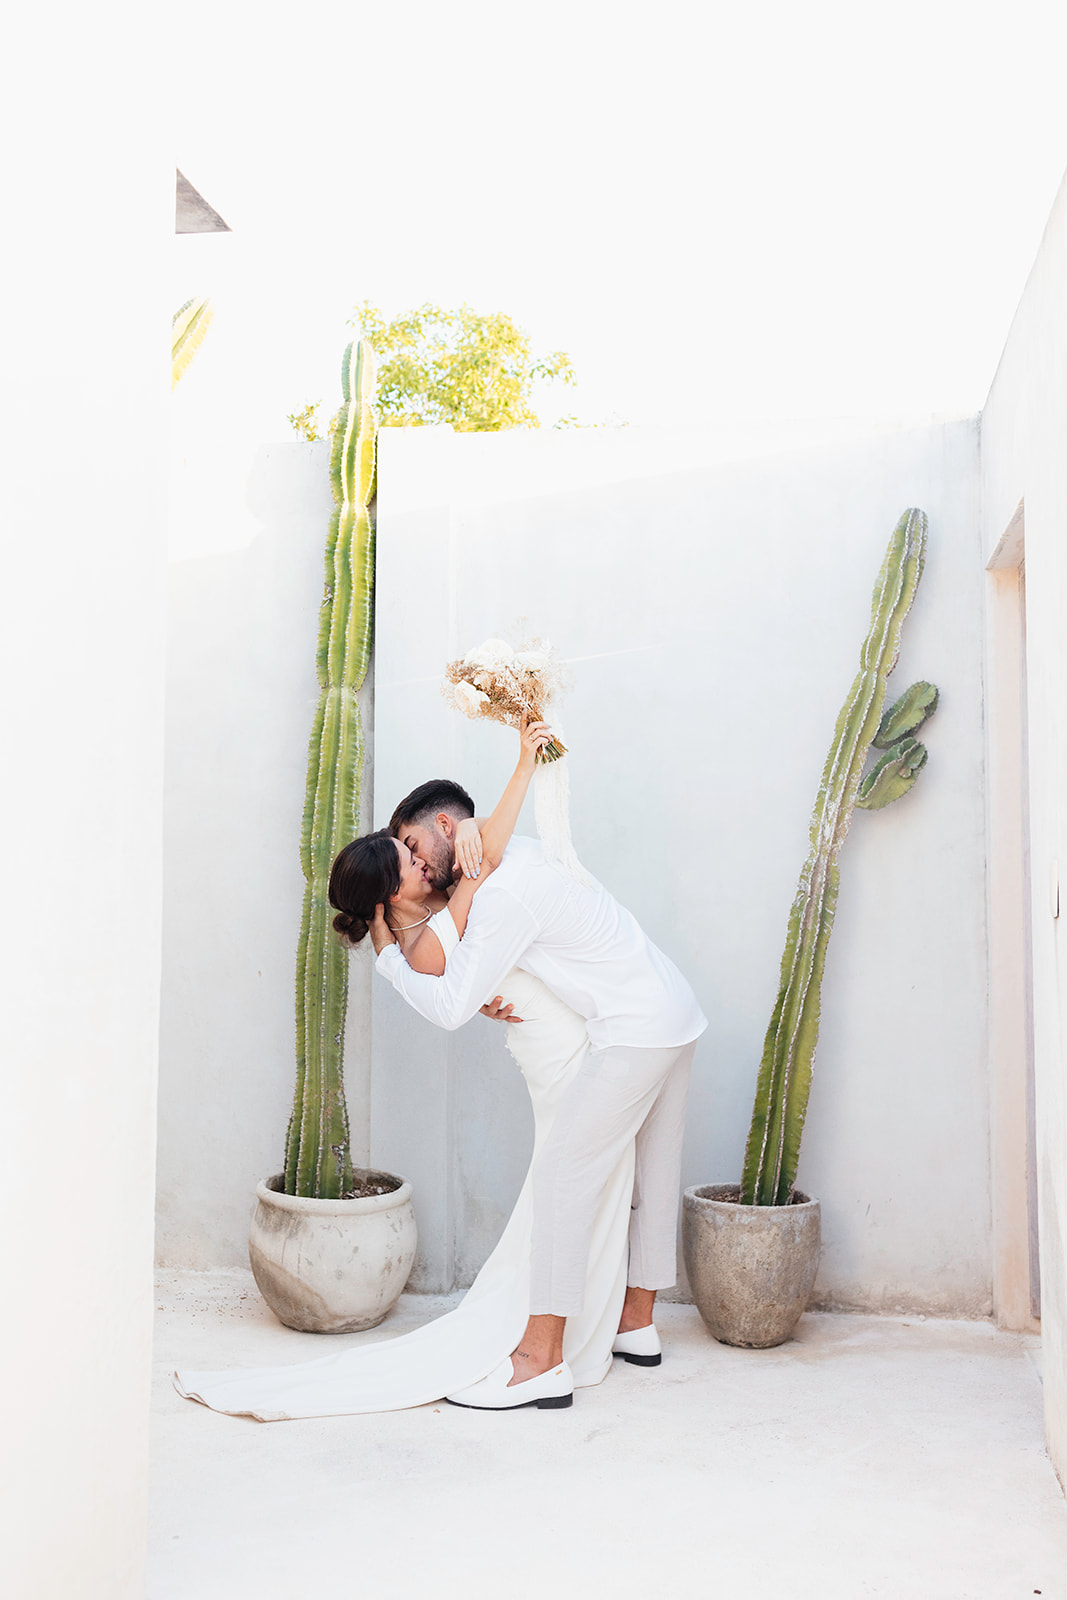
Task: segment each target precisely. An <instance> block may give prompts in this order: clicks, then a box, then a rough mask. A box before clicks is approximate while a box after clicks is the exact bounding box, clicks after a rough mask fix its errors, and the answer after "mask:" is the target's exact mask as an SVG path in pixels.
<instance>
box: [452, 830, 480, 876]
mask: <svg viewBox="0 0 1067 1600" xmlns="http://www.w3.org/2000/svg"><path fill="white" fill-rule="evenodd" d="M456 866H457V867H458V868H459V870H460V872H461V873H462V874H463V876H464V877H465V878H476V877H477V876H478V874H479V872H480V871H481V869H482V835H481V830H480V829H479V827H478V824H477V823H476V822H475V820H474V818H473V817H464V818H463V820H462V822H457V823H456Z"/></svg>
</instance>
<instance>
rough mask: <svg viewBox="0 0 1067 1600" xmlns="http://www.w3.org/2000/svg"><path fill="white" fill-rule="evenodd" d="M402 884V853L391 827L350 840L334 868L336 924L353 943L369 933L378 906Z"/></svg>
mask: <svg viewBox="0 0 1067 1600" xmlns="http://www.w3.org/2000/svg"><path fill="white" fill-rule="evenodd" d="M399 888H400V856H399V854H398V853H397V848H396V840H395V839H394V838H393V836H392V834H391V833H390V832H389V830H388V828H379V829H378V831H377V833H365V834H364V835H363V837H362V839H353V840H352V843H351V844H346V845H345V847H344V849H343V850H342V851H341V853H340V854H339V855H338V857H337V860H336V861H335V862H334V864H333V866H332V867H331V869H330V904H331V905H332V906H333V907H334V909H335V910H336V911H337V912H338V913H339V914H338V915H337V916H336V917H334V919H333V925H334V927H335V928H336V929H337V932H338V933H339V934H340V935H341V937H342V938H343V939H346V940H347V941H348V943H349V944H358V943H359V941H360V940H361V939H365V938H366V936H367V929H368V928H369V927H370V924H371V921H372V919H373V917H374V908H375V906H380V905H386V904H388V901H389V897H390V896H391V895H394V894H396V893H397V891H398V889H399Z"/></svg>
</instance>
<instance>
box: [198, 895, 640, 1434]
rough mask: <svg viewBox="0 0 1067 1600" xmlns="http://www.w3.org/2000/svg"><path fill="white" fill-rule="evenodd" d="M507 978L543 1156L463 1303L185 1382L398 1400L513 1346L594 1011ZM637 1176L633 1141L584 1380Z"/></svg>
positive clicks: (346, 1399) (595, 1274)
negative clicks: (284, 1360) (393, 1333)
mask: <svg viewBox="0 0 1067 1600" xmlns="http://www.w3.org/2000/svg"><path fill="white" fill-rule="evenodd" d="M443 915H445V916H447V912H446V913H443ZM435 920H436V919H435ZM443 942H444V940H442V943H443ZM446 949H447V945H446ZM501 990H502V992H503V993H504V996H505V999H506V1000H509V1001H510V1002H511V1003H512V1005H513V1006H514V1008H515V1011H516V1014H517V1015H518V1016H520V1017H522V1018H523V1021H522V1022H521V1023H511V1024H509V1025H508V1029H507V1035H508V1048H509V1050H510V1051H511V1053H512V1055H513V1056H514V1057H515V1059H516V1061H517V1062H518V1064H519V1067H520V1068H521V1070H522V1073H523V1076H524V1078H525V1079H526V1084H527V1087H528V1089H529V1091H530V1099H531V1101H532V1103H533V1113H534V1149H533V1159H532V1161H531V1166H530V1172H528V1173H527V1175H526V1181H525V1183H524V1184H523V1187H522V1191H521V1193H520V1194H519V1198H518V1200H517V1201H516V1202H515V1209H514V1211H513V1212H512V1214H511V1217H510V1219H509V1221H508V1224H507V1226H506V1228H505V1229H504V1232H503V1234H502V1235H501V1237H500V1241H499V1243H498V1244H497V1246H496V1249H495V1250H494V1251H493V1253H492V1255H491V1256H490V1257H489V1259H488V1261H487V1262H486V1263H485V1265H484V1267H483V1268H482V1270H481V1272H479V1274H478V1276H477V1278H476V1279H475V1280H474V1283H473V1284H472V1285H471V1287H470V1289H469V1290H468V1291H467V1293H466V1295H465V1296H464V1297H463V1300H462V1301H461V1302H460V1304H459V1305H458V1306H457V1307H456V1309H455V1310H454V1311H450V1312H449V1313H448V1314H447V1315H445V1316H443V1317H438V1318H437V1319H436V1320H435V1321H434V1322H430V1323H427V1324H426V1325H425V1326H424V1327H421V1328H416V1329H415V1330H414V1332H412V1333H406V1334H403V1335H401V1336H399V1337H397V1338H395V1339H387V1340H381V1341H378V1342H376V1343H373V1344H368V1345H354V1346H349V1347H348V1348H346V1349H344V1350H340V1351H337V1352H336V1353H335V1354H332V1355H326V1356H322V1357H321V1358H320V1359H318V1360H315V1361H302V1362H297V1363H295V1364H293V1365H290V1366H284V1367H253V1368H245V1369H237V1370H231V1371H224V1372H188V1371H184V1370H182V1371H180V1372H176V1373H175V1375H174V1383H175V1387H176V1388H177V1390H178V1392H179V1394H182V1395H184V1396H185V1397H186V1398H187V1399H189V1400H199V1401H200V1402H201V1403H202V1404H203V1405H206V1406H210V1407H211V1409H212V1410H214V1411H224V1412H227V1413H229V1414H230V1415H231V1416H252V1417H257V1418H258V1419H259V1420H260V1421H261V1422H281V1421H285V1420H287V1419H291V1418H297V1417H328V1416H343V1415H347V1414H351V1413H355V1412H361V1411H398V1410H402V1409H404V1408H405V1407H407V1406H418V1405H423V1404H425V1403H426V1402H427V1401H430V1400H439V1399H441V1398H442V1396H444V1395H446V1394H449V1393H452V1392H454V1391H455V1390H457V1389H463V1388H466V1387H467V1385H468V1384H472V1383H477V1382H478V1380H479V1379H480V1378H484V1377H485V1376H486V1375H487V1374H488V1373H490V1372H491V1371H492V1370H493V1368H494V1367H496V1366H498V1365H499V1364H500V1362H501V1361H502V1360H503V1359H504V1357H505V1356H507V1355H509V1354H510V1353H511V1351H512V1350H514V1348H515V1346H516V1345H517V1344H518V1342H519V1340H520V1338H521V1337H522V1334H523V1331H524V1329H525V1327H526V1321H527V1317H528V1316H529V1309H530V1242H531V1232H532V1216H533V1201H532V1177H531V1174H532V1171H533V1166H534V1164H535V1163H536V1161H537V1158H538V1154H539V1152H540V1150H541V1148H542V1146H543V1145H544V1142H545V1139H546V1138H547V1137H548V1134H549V1132H550V1131H551V1128H552V1124H553V1122H554V1120H555V1116H556V1111H557V1109H558V1107H559V1104H560V1101H561V1099H562V1098H563V1095H564V1094H565V1093H566V1091H567V1089H568V1088H569V1086H570V1084H571V1083H572V1082H573V1080H574V1077H575V1075H576V1074H577V1072H578V1070H579V1068H580V1067H581V1065H582V1062H583V1061H584V1059H585V1056H586V1054H587V1052H588V1050H589V1038H588V1035H587V1033H586V1028H585V1023H584V1021H583V1019H582V1018H581V1017H580V1016H578V1014H577V1013H576V1012H574V1011H572V1010H571V1009H570V1007H569V1006H567V1005H565V1004H564V1003H563V1001H562V1000H560V999H558V998H557V996H556V995H554V994H552V992H551V991H550V990H549V989H547V988H546V987H545V985H544V984H543V983H542V982H541V981H540V979H539V978H535V977H533V976H532V975H531V974H530V973H527V972H521V971H520V970H519V969H518V968H515V969H513V970H512V971H511V972H510V973H509V974H508V976H507V978H506V979H505V980H504V982H503V983H502V984H501ZM633 1182H634V1147H633V1143H632V1142H631V1144H630V1146H629V1148H628V1149H627V1150H626V1151H625V1153H624V1154H623V1156H622V1158H621V1159H620V1161H619V1163H618V1166H617V1167H616V1169H615V1171H614V1173H613V1174H612V1177H611V1180H610V1182H609V1183H608V1185H607V1187H606V1189H605V1191H604V1195H603V1198H602V1200H601V1203H600V1207H599V1210H598V1212H597V1217H596V1224H595V1227H594V1231H593V1240H592V1248H591V1250H590V1253H589V1269H588V1273H587V1278H586V1290H585V1302H584V1305H583V1308H582V1310H581V1312H579V1313H577V1314H576V1315H574V1316H572V1317H569V1318H568V1320H567V1327H566V1333H565V1339H564V1355H565V1357H566V1359H567V1361H568V1363H569V1364H570V1367H571V1370H572V1372H573V1373H574V1381H575V1384H576V1385H578V1386H580V1387H587V1386H589V1385H592V1384H596V1383H601V1382H602V1381H603V1379H604V1378H605V1377H606V1376H607V1373H608V1370H609V1369H610V1367H611V1346H612V1343H613V1341H614V1338H615V1333H616V1330H617V1328H618V1325H619V1314H620V1312H621V1309H622V1302H623V1298H624V1296H625V1293H626V1268H627V1240H628V1232H629V1222H630V1204H631V1199H632V1195H633Z"/></svg>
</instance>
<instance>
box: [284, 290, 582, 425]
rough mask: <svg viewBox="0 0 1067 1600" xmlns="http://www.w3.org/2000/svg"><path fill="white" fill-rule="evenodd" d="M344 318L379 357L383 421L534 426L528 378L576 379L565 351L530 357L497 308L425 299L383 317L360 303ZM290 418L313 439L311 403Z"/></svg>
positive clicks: (315, 412)
mask: <svg viewBox="0 0 1067 1600" xmlns="http://www.w3.org/2000/svg"><path fill="white" fill-rule="evenodd" d="M349 320H350V326H352V327H354V328H358V329H359V330H360V333H361V335H362V337H363V338H364V340H365V341H366V342H367V343H368V344H369V345H370V346H371V348H372V349H373V350H374V354H375V358H376V360H377V362H378V393H377V400H376V405H377V408H378V412H379V417H380V423H381V426H382V427H386V428H388V427H393V428H417V427H423V426H432V425H434V424H435V423H441V422H447V423H451V425H452V427H453V428H455V429H456V431H457V432H458V433H495V432H497V431H498V430H499V429H501V428H536V427H538V426H539V421H538V417H537V414H536V412H535V411H534V409H533V406H532V403H531V401H532V396H533V390H534V386H535V384H537V383H545V382H552V381H556V380H558V381H559V382H561V383H574V381H575V375H574V367H573V366H572V364H571V359H570V357H569V356H568V355H566V354H565V353H564V352H563V351H562V350H555V351H553V352H552V354H551V355H547V356H535V355H534V354H533V352H532V351H531V349H530V341H529V338H528V337H527V335H526V334H525V333H523V331H522V329H521V328H519V327H517V326H516V325H515V323H514V322H513V321H512V319H511V318H510V317H509V316H506V315H505V314H504V312H502V311H494V312H489V313H486V314H484V315H483V313H481V312H479V311H473V310H472V309H471V307H470V306H460V308H459V310H458V311H445V310H443V309H442V308H441V307H440V306H432V305H424V306H418V307H417V308H416V309H415V310H414V311H406V312H403V313H402V314H401V315H400V316H399V317H394V318H393V320H392V322H387V321H386V320H385V318H384V317H383V316H382V313H381V312H380V311H379V310H378V309H377V307H375V306H372V305H371V304H370V302H369V301H364V302H363V304H362V305H359V306H357V307H356V310H355V312H354V314H353V316H352V317H351V318H350V319H349ZM568 420H571V421H572V425H573V419H568ZM289 421H290V422H291V424H292V426H293V427H294V429H295V430H296V432H297V433H298V434H300V436H301V438H303V439H309V440H314V439H317V438H319V437H320V434H319V431H318V430H319V423H318V406H317V405H307V406H305V407H304V408H303V410H302V411H298V412H294V413H292V414H291V415H290V417H289ZM336 422H337V419H336V418H334V419H333V421H332V422H331V424H330V432H331V433H332V432H333V429H334V427H335V426H336Z"/></svg>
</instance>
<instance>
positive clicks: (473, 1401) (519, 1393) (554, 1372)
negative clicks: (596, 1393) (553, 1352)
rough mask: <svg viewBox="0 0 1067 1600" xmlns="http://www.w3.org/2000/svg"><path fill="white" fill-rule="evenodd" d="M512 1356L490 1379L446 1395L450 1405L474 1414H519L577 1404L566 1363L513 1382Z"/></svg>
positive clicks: (481, 1380) (560, 1408) (572, 1381)
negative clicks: (528, 1408) (524, 1409)
mask: <svg viewBox="0 0 1067 1600" xmlns="http://www.w3.org/2000/svg"><path fill="white" fill-rule="evenodd" d="M513 1370H514V1369H513V1368H512V1365H511V1357H510V1356H505V1357H504V1359H503V1361H502V1362H501V1363H500V1365H499V1366H498V1367H494V1368H493V1370H492V1372H491V1373H490V1374H489V1376H488V1377H487V1378H481V1379H480V1380H479V1381H478V1382H477V1383H472V1384H470V1385H469V1386H468V1387H467V1388H466V1389H457V1390H456V1392H455V1394H446V1395H445V1399H446V1400H447V1401H448V1403H449V1405H450V1406H469V1407H470V1408H471V1410H473V1411H516V1410H517V1409H518V1408H519V1407H520V1406H536V1407H537V1408H538V1410H539V1411H562V1410H563V1409H564V1407H566V1406H569V1405H573V1404H574V1379H573V1377H572V1376H571V1369H570V1367H568V1365H567V1363H566V1362H565V1361H561V1362H560V1364H559V1366H558V1367H551V1368H550V1369H549V1370H548V1372H542V1373H541V1374H540V1376H539V1377H537V1378H525V1379H524V1380H523V1381H522V1383H512V1382H511V1379H512V1376H513Z"/></svg>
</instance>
